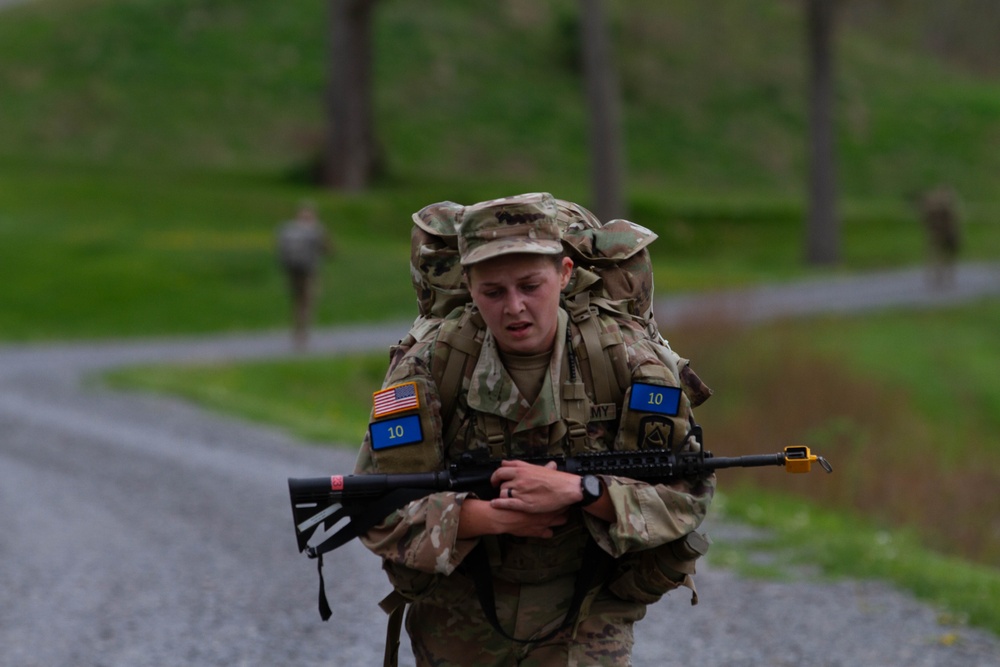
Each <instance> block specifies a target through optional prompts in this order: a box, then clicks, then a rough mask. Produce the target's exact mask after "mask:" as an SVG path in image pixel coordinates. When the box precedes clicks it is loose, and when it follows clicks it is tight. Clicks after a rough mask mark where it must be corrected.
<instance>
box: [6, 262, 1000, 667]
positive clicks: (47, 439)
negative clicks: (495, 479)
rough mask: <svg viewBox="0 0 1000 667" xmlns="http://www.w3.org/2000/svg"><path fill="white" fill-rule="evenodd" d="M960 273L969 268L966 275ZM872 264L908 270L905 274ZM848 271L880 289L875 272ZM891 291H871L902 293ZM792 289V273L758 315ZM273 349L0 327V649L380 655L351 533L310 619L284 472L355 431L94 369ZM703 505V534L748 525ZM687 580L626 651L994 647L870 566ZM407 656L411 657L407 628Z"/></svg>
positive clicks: (970, 659) (374, 579) (880, 655)
mask: <svg viewBox="0 0 1000 667" xmlns="http://www.w3.org/2000/svg"><path fill="white" fill-rule="evenodd" d="M967 268H968V271H964V270H963V274H962V276H961V278H962V279H960V284H961V287H960V288H958V289H957V290H956V291H955V294H954V295H953V298H975V297H978V296H981V295H983V294H990V293H996V292H997V291H1000V274H998V273H997V272H996V271H997V270H996V268H995V267H989V266H982V267H967ZM984 274H985V275H987V276H988V279H984V280H980V279H981V277H982V276H983V275H984ZM966 276H970V278H969V280H972V277H975V279H976V280H980V283H977V284H980V287H976V288H974V289H973V288H971V287H970V288H969V289H968V290H966V288H965V284H966V282H967V281H966V280H965V277H966ZM881 280H883V281H896V282H900V281H901V282H902V283H913V285H911V287H913V289H917V290H918V291H921V289H920V288H919V287H916V286H914V285H916V284H918V283H920V279H919V276H917V275H910V274H906V275H904V274H903V273H901V274H892V275H891V276H883V277H882V278H881ZM859 288H860V289H859ZM774 289H775V290H778V291H779V292H780V291H781V290H789V289H791V288H774ZM802 289H804V290H808V289H820V285H819V283H817V284H815V285H813V286H812V287H809V286H806V287H803V288H802ZM844 289H845V290H846V291H853V292H854V293H855V294H865V295H870V294H872V293H873V292H878V289H877V286H876V285H875V284H874V282H873V280H869V281H868V282H867V283H866V286H859V285H858V284H855V283H850V282H847V283H845V288H844ZM889 291H891V290H889ZM905 291H906V290H904V292H905ZM757 293H759V294H764V293H766V290H764V291H760V292H757ZM887 293H888V292H887ZM925 293H926V292H925ZM838 294H839V292H838ZM895 294H896V296H893V297H892V298H888V297H887V298H886V300H885V301H884V302H882V303H881V304H880V305H886V304H887V303H906V301H905V300H903V299H901V298H900V297H899V296H898V293H895ZM760 298H762V299H764V297H760ZM827 298H830V299H833V296H829V297H827ZM926 298H927V299H930V298H931V297H930V296H928V297H926ZM722 302H723V301H717V302H716V303H722ZM749 302H750V301H748V300H747V299H746V298H744V300H743V303H744V305H745V304H746V303H749ZM793 302H795V298H794V297H793V296H792V295H791V292H787V291H786V292H785V297H784V298H782V299H777V300H776V301H775V303H777V304H778V307H777V308H778V312H774V313H772V316H773V315H781V314H794V311H786V312H784V313H782V312H781V310H780V307H782V306H783V307H785V308H786V309H787V308H791V306H790V305H789V304H792V303H793ZM804 302H806V303H808V302H815V297H812V298H808V297H807V298H805V299H804ZM690 303H691V302H690V301H684V300H683V299H682V298H681V297H678V298H676V299H675V300H666V301H663V302H661V303H660V304H659V308H658V312H659V313H660V315H659V318H660V320H661V323H662V322H663V321H664V318H665V317H667V318H669V321H671V322H677V321H678V320H679V319H680V318H681V317H682V315H681V313H682V312H683V313H686V314H685V315H683V317H696V316H698V313H696V312H694V311H693V310H692V308H694V306H691V305H690ZM761 303H763V301H762V302H761ZM831 303H833V301H831ZM920 303H923V302H922V301H920ZM910 305H916V304H910ZM685 309H686V310H685ZM712 310H713V309H712V308H706V309H705V310H703V311H699V312H700V313H702V314H705V313H708V312H711V311H712ZM692 313H694V314H692ZM757 317H758V316H757V315H754V319H756V318H757ZM405 329H406V324H405V323H397V324H386V325H380V326H377V327H356V328H350V329H336V330H324V331H322V332H320V335H319V336H318V337H317V339H316V341H315V347H314V349H315V351H317V352H330V351H336V352H341V353H350V352H356V351H361V350H370V349H385V348H386V346H387V345H388V344H390V343H392V342H394V341H395V340H396V339H397V338H399V337H400V335H401V334H402V333H404V332H405ZM287 353H288V344H287V340H286V336H285V335H284V334H283V333H282V332H275V333H265V334H257V335H248V336H225V337H217V338H210V339H175V340H168V339H164V340H153V341H132V342H105V343H98V344H65V345H8V346H2V347H0V507H2V508H3V511H2V512H0V591H3V604H2V605H0V665H2V666H4V667H6V666H11V667H29V666H36V665H37V666H42V665H45V666H47V667H50V666H66V667H108V666H121V667H142V666H145V665H149V666H162V665H171V666H172V665H192V666H198V667H201V666H204V667H214V666H216V665H218V666H222V665H226V666H233V665H247V666H250V665H253V666H256V665H375V664H380V660H381V651H382V642H383V636H384V629H385V617H384V616H383V614H382V613H381V611H380V610H379V609H378V607H377V606H376V602H377V600H378V599H380V597H381V596H382V595H383V594H384V593H385V592H387V590H388V589H387V584H386V583H385V581H384V579H383V578H382V575H381V573H380V571H379V566H378V562H377V559H375V558H374V557H373V556H371V555H370V554H369V553H368V552H366V551H364V549H362V548H361V547H360V545H358V544H357V543H353V544H349V545H347V546H346V547H344V548H343V549H340V550H338V551H337V552H334V553H333V554H332V555H331V556H329V557H328V558H327V561H326V562H327V565H326V569H325V573H326V578H327V592H328V594H329V597H330V603H331V606H332V608H333V613H334V617H333V619H331V621H330V622H329V623H323V622H321V621H320V619H319V617H318V614H317V611H316V590H317V577H316V570H315V563H314V562H313V561H309V560H307V559H306V558H304V557H302V556H300V555H299V554H298V553H297V552H296V549H295V541H294V536H293V530H292V525H291V512H290V510H289V507H288V499H287V491H286V486H285V479H286V478H287V477H290V476H297V477H305V476H316V475H319V474H323V473H332V472H343V471H347V470H349V469H350V468H351V466H352V465H353V453H352V452H350V451H349V450H339V449H329V448H320V447H316V446H311V445H310V443H303V442H299V441H294V440H292V439H290V438H289V437H287V436H286V435H284V434H283V433H281V432H279V431H277V430H272V429H268V428H262V427H260V426H255V425H249V424H247V423H245V422H241V421H239V420H235V419H230V418H227V417H224V416H219V415H215V414H208V413H205V412H203V411H201V410H199V409H198V408H196V407H194V406H191V405H188V404H185V403H183V402H180V401H176V400H169V399H160V398H153V397H148V396H136V395H126V394H121V393H116V392H112V391H110V390H108V389H106V388H103V387H102V386H101V385H100V384H99V383H97V382H94V381H91V380H90V379H89V378H90V377H91V374H92V373H94V372H96V371H100V370H101V369H105V368H109V367H113V366H116V365H122V364H131V363H137V362H142V361H181V360H211V359H223V358H251V357H269V356H281V355H284V354H287ZM723 474H724V473H723ZM723 481H724V480H723ZM709 523H710V527H709V531H710V532H711V533H713V536H714V538H715V539H716V540H720V539H722V540H738V539H741V536H742V535H743V534H744V533H745V532H746V530H745V529H743V528H741V527H740V526H731V525H723V524H718V523H716V522H714V521H712V520H711V519H710V521H709ZM698 586H699V592H700V595H701V604H700V605H699V606H697V607H694V608H692V607H690V606H689V603H688V599H687V597H686V596H684V595H679V594H676V595H672V596H670V597H668V598H667V599H665V600H664V601H662V602H661V603H659V604H658V605H655V606H654V607H652V608H651V609H650V612H649V615H648V616H647V618H646V619H645V620H644V621H642V622H641V623H639V625H638V626H637V631H636V632H637V646H636V650H635V656H634V660H635V664H636V665H637V666H648V667H654V666H659V665H668V664H678V665H681V664H703V665H727V666H740V665H746V666H758V665H761V666H766V665H826V666H834V665H845V666H846V665H905V666H908V667H909V666H924V665H926V666H948V667H950V666H955V667H969V666H987V665H991V666H997V665H1000V638H998V637H996V636H994V635H991V634H989V633H985V632H981V631H978V630H974V629H970V628H967V627H963V626H953V625H946V624H943V623H942V622H941V621H940V618H939V614H938V613H937V612H936V611H935V610H934V609H933V608H931V607H929V606H927V605H925V604H922V603H919V602H917V601H915V600H914V599H913V598H911V597H910V596H908V595H906V594H904V593H901V592H899V591H896V590H893V589H892V588H890V587H888V586H886V585H884V584H881V583H877V582H860V581H842V582H837V583H817V582H815V581H812V580H811V579H809V578H807V577H805V576H803V578H802V579H801V580H799V581H791V582H786V583H775V582H764V581H752V580H744V579H741V578H739V577H737V576H735V575H734V574H733V573H731V572H728V571H725V570H723V569H718V568H715V567H712V563H711V560H709V562H708V563H707V564H706V566H705V567H704V568H703V573H702V574H700V575H699V581H698ZM401 662H402V664H404V665H407V664H412V656H411V655H410V654H409V653H408V651H407V649H406V648H404V650H403V652H402V656H401Z"/></svg>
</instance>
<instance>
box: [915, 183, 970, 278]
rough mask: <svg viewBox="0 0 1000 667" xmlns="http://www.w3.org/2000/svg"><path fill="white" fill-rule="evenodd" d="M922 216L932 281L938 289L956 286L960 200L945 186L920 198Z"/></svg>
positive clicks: (959, 235)
mask: <svg viewBox="0 0 1000 667" xmlns="http://www.w3.org/2000/svg"><path fill="white" fill-rule="evenodd" d="M920 217H921V220H922V222H923V225H924V229H925V230H926V232H927V244H928V248H927V250H928V280H929V281H930V283H931V285H932V286H933V287H936V288H943V287H951V286H952V285H954V283H955V262H956V260H957V258H958V252H959V250H960V249H961V245H962V234H961V229H960V220H959V211H958V197H957V196H956V194H955V191H954V190H952V189H951V188H950V187H948V186H945V185H941V186H938V187H936V188H934V189H932V190H929V191H928V192H926V193H924V195H923V197H922V198H921V199H920Z"/></svg>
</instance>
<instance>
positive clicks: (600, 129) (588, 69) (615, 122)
mask: <svg viewBox="0 0 1000 667" xmlns="http://www.w3.org/2000/svg"><path fill="white" fill-rule="evenodd" d="M580 26H581V29H580V48H581V53H582V62H583V78H584V89H585V92H586V98H587V109H588V116H589V121H590V122H589V127H590V162H591V165H590V174H591V196H592V198H593V202H594V204H593V206H594V213H595V214H597V217H599V218H600V219H601V220H611V219H613V218H622V217H625V216H626V215H627V211H626V210H625V196H624V182H625V166H624V165H625V160H624V155H623V154H624V143H623V141H622V132H621V89H620V86H619V84H618V73H617V70H616V68H615V63H614V58H613V56H612V53H611V36H610V33H609V29H608V21H607V16H606V14H605V12H604V2H603V0H580Z"/></svg>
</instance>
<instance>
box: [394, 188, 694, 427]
mask: <svg viewBox="0 0 1000 667" xmlns="http://www.w3.org/2000/svg"><path fill="white" fill-rule="evenodd" d="M556 204H557V207H558V214H557V217H556V220H557V222H558V224H559V226H560V228H561V229H562V233H563V246H564V248H565V250H566V254H567V256H569V257H570V258H572V259H573V262H574V269H573V277H572V278H571V280H570V283H569V285H568V286H567V287H566V289H565V290H563V299H562V301H563V307H564V308H565V309H566V310H567V312H568V313H569V314H570V317H571V319H572V320H573V322H574V323H576V325H577V326H578V327H579V330H580V333H581V336H582V338H583V342H584V344H585V346H586V348H587V350H588V352H589V353H588V354H586V358H587V360H588V363H589V364H590V368H589V371H590V372H589V375H590V376H591V377H592V378H594V380H595V382H596V386H595V387H594V389H595V392H596V393H597V400H598V402H599V403H612V402H618V401H620V400H621V398H622V396H623V395H624V392H625V390H626V389H627V388H628V386H629V382H630V378H629V377H627V376H623V374H622V368H621V366H620V365H619V364H614V363H612V362H611V361H610V360H609V359H608V358H607V355H605V354H602V353H601V351H602V350H603V349H604V348H605V347H606V341H602V340H601V339H600V338H601V332H600V330H599V328H598V326H597V324H596V318H592V317H590V315H591V314H596V313H597V312H598V310H600V311H601V312H603V313H605V314H609V315H611V316H612V317H613V318H614V319H615V320H616V321H618V322H620V323H622V324H623V325H627V326H629V327H632V328H633V329H640V330H641V331H643V332H644V334H645V335H646V336H647V337H648V338H649V339H650V340H652V341H653V342H654V343H656V345H655V348H656V350H657V353H658V355H659V357H660V359H661V361H663V362H664V364H666V365H667V367H668V368H670V369H672V370H674V371H675V372H676V373H677V376H678V377H679V378H680V379H681V382H682V386H683V387H684V389H685V392H686V393H687V394H688V397H689V399H690V400H691V404H692V406H697V405H699V404H701V403H702V402H704V400H705V399H707V398H708V396H709V395H710V394H711V390H710V389H708V387H706V386H705V385H704V384H703V383H701V381H700V379H698V377H697V376H696V375H694V373H693V372H691V371H690V369H689V367H688V365H687V363H688V362H687V360H686V359H682V358H681V357H679V356H678V355H677V354H676V353H675V352H674V351H673V350H672V349H671V348H670V345H669V344H668V343H667V341H666V340H665V339H664V338H663V337H662V335H661V334H660V331H659V328H658V327H657V325H656V320H655V318H654V315H653V269H652V263H651V261H650V256H649V249H648V246H649V244H651V243H652V242H653V241H654V240H656V234H655V233H653V232H652V231H650V230H648V229H646V228H645V227H642V226H641V225H638V224H636V223H634V222H630V221H628V220H621V219H616V220H611V221H609V222H607V223H602V222H601V221H600V220H599V219H598V218H597V217H596V216H595V215H594V214H593V213H591V212H590V211H588V210H587V209H585V208H584V207H582V206H580V205H578V204H574V203H572V202H568V201H564V200H558V199H557V200H556ZM463 208H464V207H463V206H461V205H460V204H456V203H454V202H450V201H444V202H438V203H435V204H430V205H428V206H425V207H424V208H422V209H421V210H419V211H417V212H416V213H414V214H413V222H414V225H413V229H412V231H411V237H410V241H411V242H410V278H411V281H412V283H413V288H414V291H415V292H416V294H417V304H418V309H419V313H418V315H417V317H416V319H415V320H414V323H413V326H412V327H411V328H410V331H409V333H408V334H407V336H406V337H405V338H404V339H403V340H401V341H400V342H399V344H398V345H396V346H394V348H393V349H392V351H391V361H390V372H391V370H392V368H393V367H394V366H395V365H396V363H398V361H399V360H400V359H401V358H402V357H403V355H405V353H406V352H407V351H408V350H409V349H410V348H411V347H413V345H415V344H416V343H418V342H421V341H426V340H429V339H430V338H431V337H433V336H434V335H436V334H437V333H438V331H439V330H440V329H441V326H442V323H443V322H444V321H445V320H446V319H455V318H456V313H457V311H458V310H459V309H464V311H465V312H466V313H469V312H470V307H469V306H470V304H471V297H470V295H469V291H468V288H467V287H466V286H465V284H464V283H463V278H462V266H461V264H460V262H459V252H458V237H457V232H456V226H457V219H458V217H459V215H460V214H461V212H462V210H463ZM484 333H485V326H484V324H483V323H482V320H481V319H479V318H476V317H470V318H463V319H462V320H461V322H460V323H459V324H458V325H457V328H454V327H453V328H452V329H451V330H449V331H447V332H446V334H447V335H446V336H444V342H445V343H447V344H448V345H449V346H450V347H451V348H452V349H451V352H450V353H449V355H448V360H447V362H446V366H445V367H444V368H443V369H436V370H435V379H436V380H437V382H438V386H439V389H440V393H441V397H442V402H443V406H442V419H443V422H444V424H445V425H446V427H445V428H446V432H447V430H448V427H447V424H448V423H449V418H450V416H451V414H452V408H453V405H452V403H453V399H454V397H455V396H456V395H457V392H458V390H459V387H460V386H461V379H462V374H463V369H464V367H465V364H466V363H467V361H468V360H469V358H470V357H471V358H473V359H474V358H475V357H476V356H478V351H479V347H480V345H481V343H482V339H483V336H484Z"/></svg>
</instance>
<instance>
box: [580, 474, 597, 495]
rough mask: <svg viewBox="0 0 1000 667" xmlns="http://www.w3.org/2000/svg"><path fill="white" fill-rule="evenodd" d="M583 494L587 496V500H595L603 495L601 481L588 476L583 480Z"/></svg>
mask: <svg viewBox="0 0 1000 667" xmlns="http://www.w3.org/2000/svg"><path fill="white" fill-rule="evenodd" d="M583 492H584V494H586V496H587V497H586V499H585V500H595V499H597V498H599V497H600V495H601V480H599V479H597V478H596V477H594V476H593V475H587V476H586V477H584V478H583Z"/></svg>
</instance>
